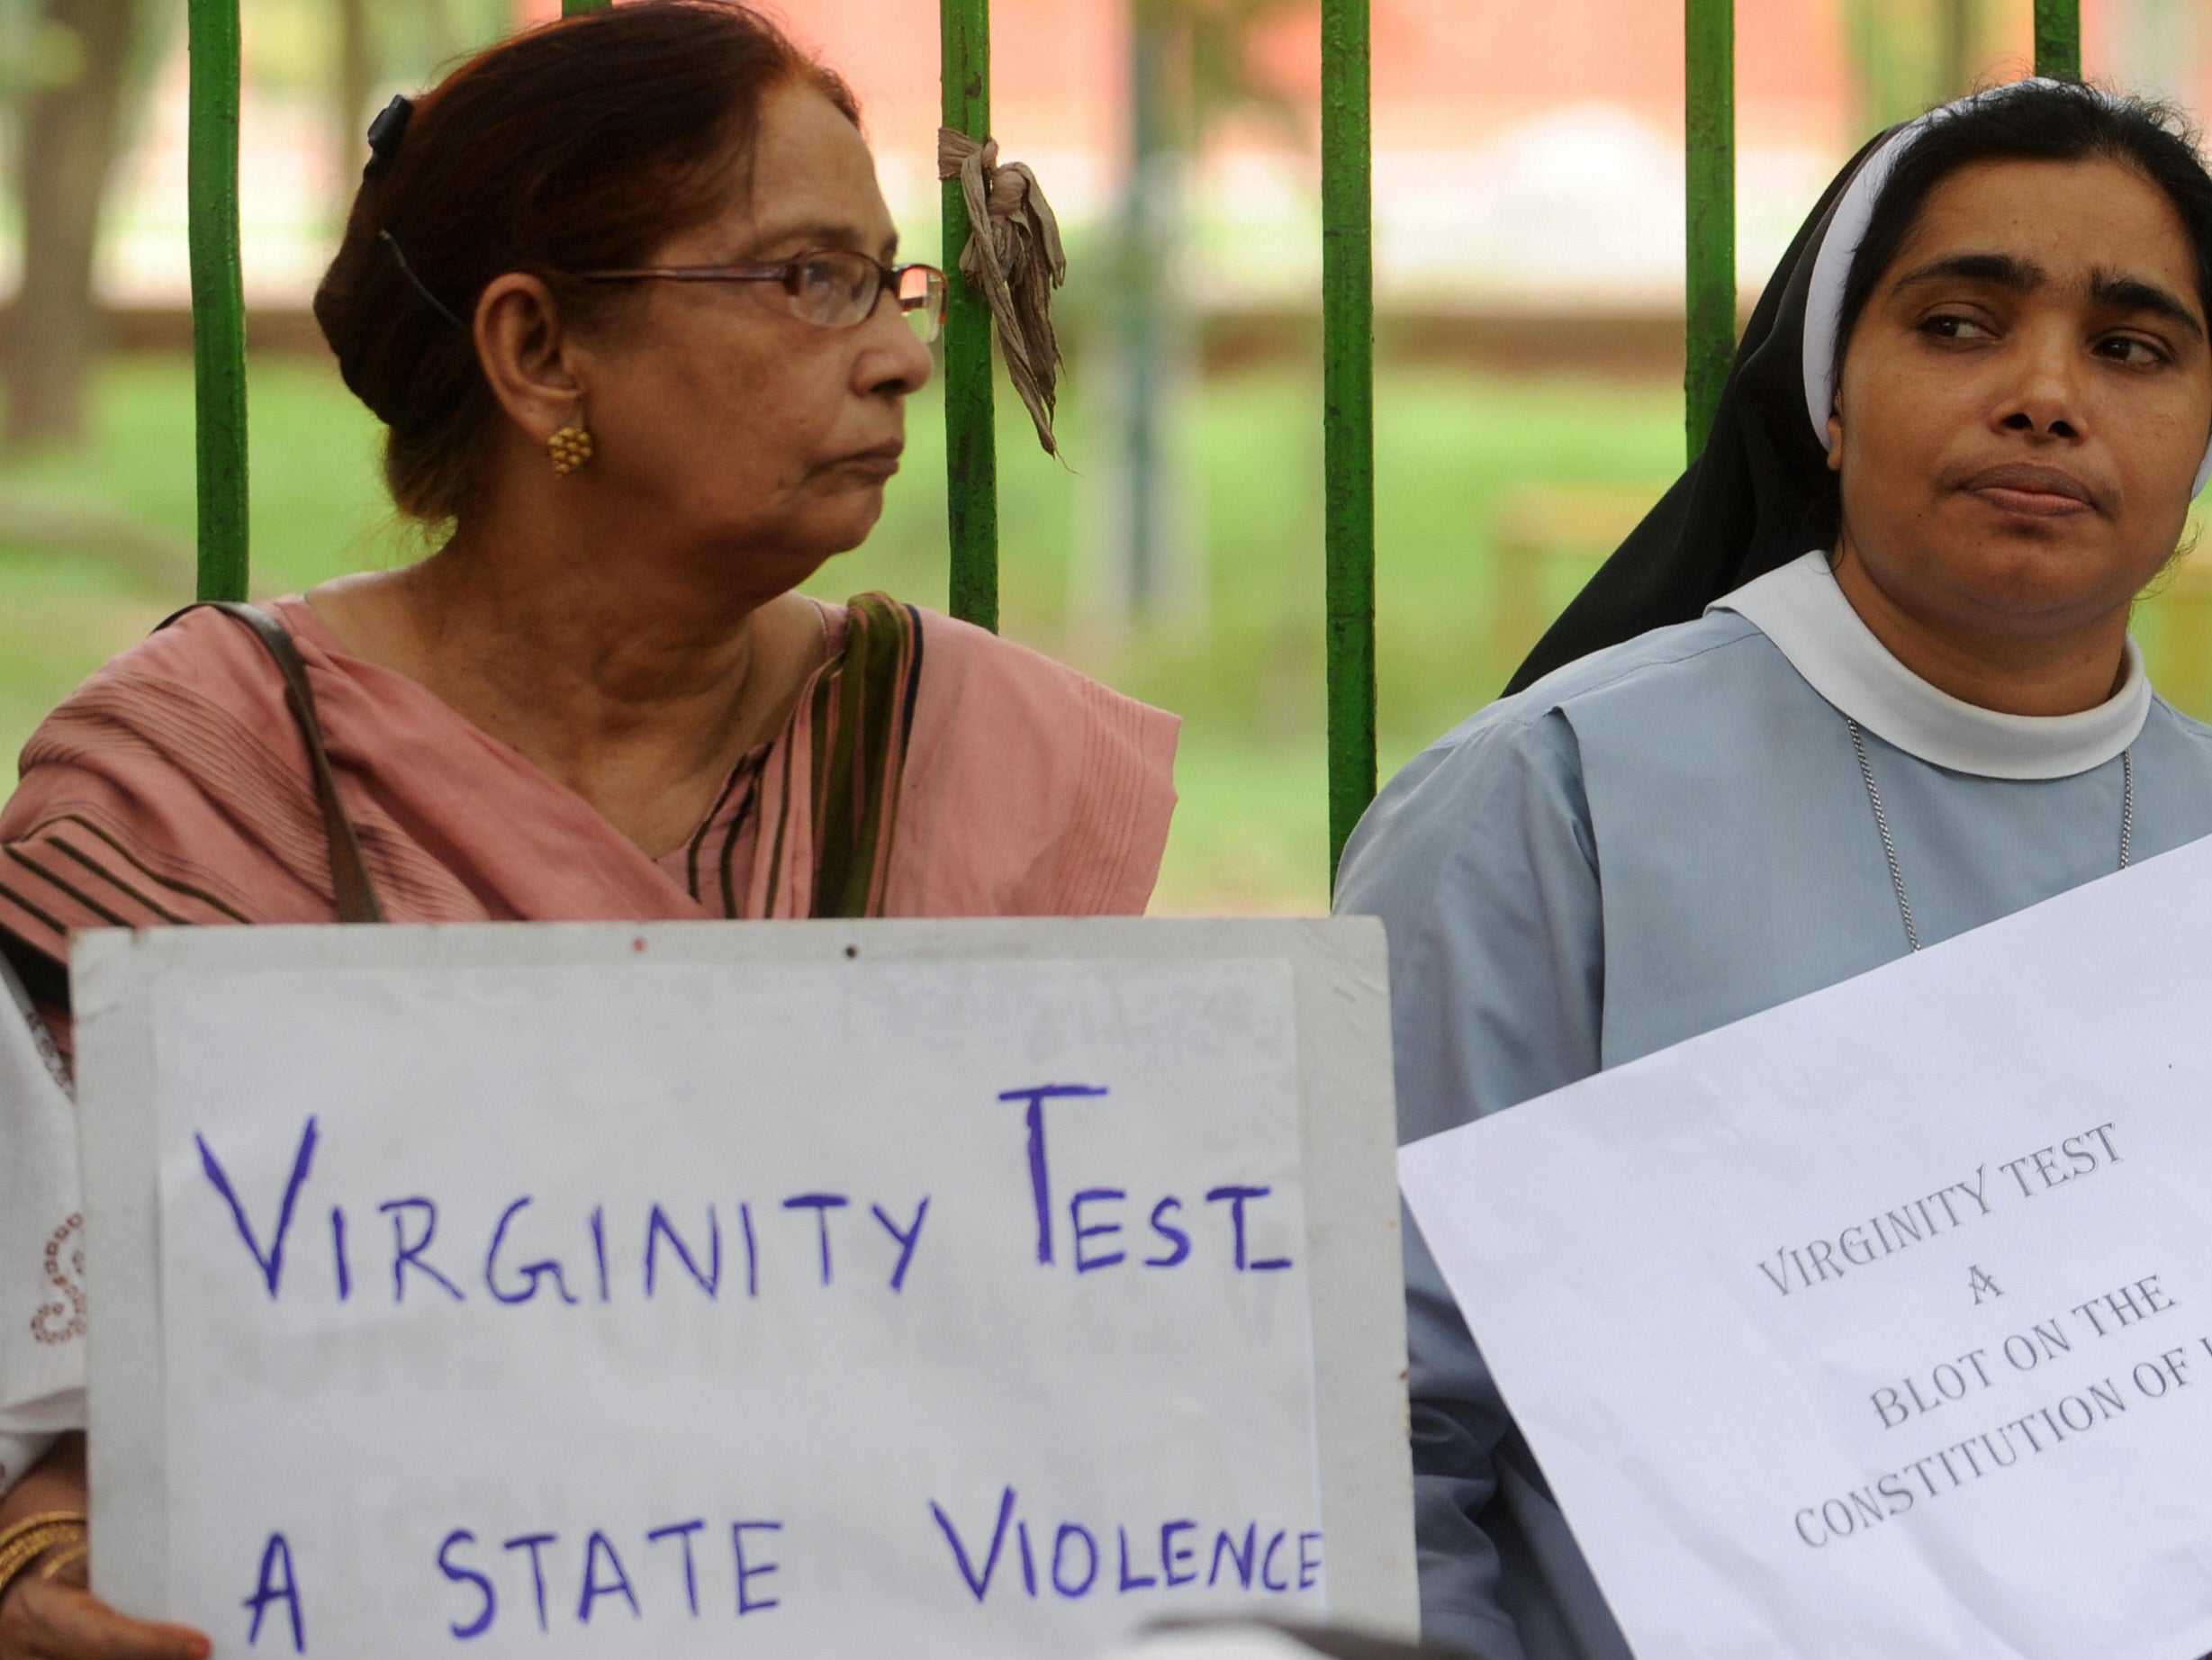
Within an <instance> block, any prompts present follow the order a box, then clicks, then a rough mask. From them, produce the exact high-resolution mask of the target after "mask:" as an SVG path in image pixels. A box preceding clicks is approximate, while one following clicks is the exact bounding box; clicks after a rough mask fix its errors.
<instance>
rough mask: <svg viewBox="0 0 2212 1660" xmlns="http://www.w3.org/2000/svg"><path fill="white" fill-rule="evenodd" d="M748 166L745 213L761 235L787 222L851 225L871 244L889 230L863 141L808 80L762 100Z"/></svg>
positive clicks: (879, 190)
mask: <svg viewBox="0 0 2212 1660" xmlns="http://www.w3.org/2000/svg"><path fill="white" fill-rule="evenodd" d="M751 172H752V181H751V184H752V188H751V189H750V191H749V192H748V193H747V198H748V199H747V201H746V202H745V218H746V219H747V220H749V221H751V222H752V223H753V224H754V226H755V227H756V228H757V229H758V230H760V231H761V232H763V234H765V235H769V236H773V235H774V234H775V232H776V230H777V229H778V228H779V227H781V226H783V225H787V224H788V225H834V226H849V227H851V228H853V229H854V230H859V231H861V232H862V233H863V235H864V237H865V239H867V240H868V241H869V242H870V243H872V242H873V241H874V240H875V239H878V238H880V236H881V235H883V234H885V233H887V232H888V230H889V223H890V214H889V209H887V208H886V207H885V205H884V202H883V193H882V191H881V189H880V187H879V186H878V185H877V183H876V167H875V158H874V157H873V156H872V155H871V154H870V153H869V149H868V144H867V140H864V139H862V137H861V134H860V130H859V129H858V128H857V127H855V126H853V123H852V122H850V121H848V120H847V119H846V118H845V115H844V112H843V111H841V110H839V109H838V108H837V106H836V105H835V104H832V103H831V102H830V101H829V100H828V99H827V98H826V97H824V96H823V95H821V94H820V93H818V92H817V91H816V90H815V89H814V88H813V87H811V86H805V85H803V84H799V83H790V84H787V85H785V86H779V87H777V88H775V89H774V90H773V91H772V92H770V93H769V94H768V95H767V96H766V97H764V98H763V99H762V101H761V121H760V131H759V135H758V137H757V138H756V139H755V140H754V152H753V167H752V169H751ZM867 251H869V252H871V253H872V252H874V251H875V249H874V248H873V247H872V246H870V247H869V248H868V249H867Z"/></svg>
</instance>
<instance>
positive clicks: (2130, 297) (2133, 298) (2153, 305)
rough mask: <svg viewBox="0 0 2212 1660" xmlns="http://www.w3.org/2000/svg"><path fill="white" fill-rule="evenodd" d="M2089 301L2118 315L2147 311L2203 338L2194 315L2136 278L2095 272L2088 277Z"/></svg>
mask: <svg viewBox="0 0 2212 1660" xmlns="http://www.w3.org/2000/svg"><path fill="white" fill-rule="evenodd" d="M2090 299H2092V300H2094V301H2096V302H2098V303H2099V305H2108V306H2112V307H2114V308H2115V309H2117V310H2119V311H2148V312H2149V313H2150V314H2151V315H2152V316H2153V317H2162V318H2164V319H2165V320H2167V321H2168V322H2170V323H2174V324H2178V325H2179V326H2180V327H2181V328H2183V329H2188V330H2189V333H2191V334H2193V335H2195V336H2196V337H2197V338H2198V339H2200V340H2201V339H2203V338H2204V325H2203V324H2202V323H2200V322H2198V320H2197V318H2196V315H2195V313H2193V312H2192V311H2190V310H2189V307H2187V306H2186V305H2184V304H2182V303H2181V302H2180V301H2179V300H2177V299H2175V298H2174V296H2173V295H2171V294H2170V293H2167V292H2166V291H2165V290H2164V289H2162V288H2161V287H2160V286H2159V285H2158V284H2156V283H2146V282H2144V280H2143V279H2142V278H2141V277H2139V276H2123V275H2120V274H2119V273H2118V272H2117V271H2095V272H2092V273H2090Z"/></svg>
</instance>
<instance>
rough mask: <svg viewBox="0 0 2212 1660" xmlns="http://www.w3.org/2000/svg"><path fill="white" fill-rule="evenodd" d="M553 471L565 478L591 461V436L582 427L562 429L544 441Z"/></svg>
mask: <svg viewBox="0 0 2212 1660" xmlns="http://www.w3.org/2000/svg"><path fill="white" fill-rule="evenodd" d="M546 456H549V457H550V458H551V459H552V462H553V470H554V471H555V473H557V474H560V475H561V476H562V477H563V478H566V477H567V476H568V475H569V474H571V473H573V472H574V471H575V470H576V469H577V468H578V467H580V466H582V465H583V464H584V463H585V462H587V461H589V460H591V434H590V433H589V432H586V431H585V430H584V429H582V427H564V428H562V429H560V430H559V431H558V432H556V433H555V434H554V435H553V436H552V437H551V438H547V439H546Z"/></svg>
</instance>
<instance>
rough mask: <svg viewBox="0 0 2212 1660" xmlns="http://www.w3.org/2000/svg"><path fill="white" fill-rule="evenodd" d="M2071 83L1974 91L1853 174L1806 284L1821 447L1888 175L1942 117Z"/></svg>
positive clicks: (2211, 477)
mask: <svg viewBox="0 0 2212 1660" xmlns="http://www.w3.org/2000/svg"><path fill="white" fill-rule="evenodd" d="M2070 85H2072V83H2070V82H2060V81H2051V80H2045V79H2033V80H2025V81H2015V82H2013V83H2012V84H2011V85H2010V86H1998V87H1993V88H1991V90H1990V91H1988V92H1978V93H1975V94H1974V95H1973V96H1971V97H1966V98H1961V99H1959V100H1958V101H1957V102H1956V103H1955V104H1944V105H1943V106H1942V107H1941V108H1939V109H1933V110H1930V111H1929V112H1928V113H1927V114H1925V115H1923V116H1921V117H1920V118H1919V120H1918V121H1915V122H1908V123H1907V124H1906V125H1904V126H1902V127H1900V128H1899V129H1898V130H1897V131H1896V132H1895V133H1894V134H1893V135H1892V136H1891V139H1890V140H1889V142H1888V143H1886V144H1884V145H1883V146H1882V148H1881V149H1878V150H1876V151H1875V152H1874V153H1873V155H1871V156H1869V157H1867V158H1866V159H1865V161H1864V163H1862V164H1861V166H1860V167H1859V170H1858V171H1857V172H1856V173H1855V174H1853V175H1852V176H1851V182H1850V183H1849V184H1848V185H1845V186H1844V193H1843V195H1842V196H1841V197H1840V198H1839V199H1838V200H1837V203H1836V209H1835V212H1832V213H1830V214H1829V215H1828V234H1827V235H1825V236H1824V237H1822V238H1821V239H1820V251H1819V253H1818V254H1816V255H1815V256H1814V257H1813V262H1812V277H1811V280H1810V282H1809V283H1808V284H1806V288H1805V335H1804V379H1805V412H1806V413H1807V414H1808V415H1810V416H1811V417H1812V431H1813V436H1814V437H1815V438H1819V441H1820V445H1821V447H1823V448H1826V447H1827V446H1828V415H1829V413H1830V411H1831V410H1834V409H1835V407H1836V331H1837V329H1838V328H1840V327H1841V326H1842V323H1843V299H1844V284H1845V282H1846V280H1847V279H1848V278H1849V276H1850V275H1851V262H1852V260H1853V259H1854V258H1855V257H1857V254H1858V251H1859V244H1860V243H1861V242H1864V240H1865V239H1866V227H1867V225H1868V223H1869V222H1871V221H1872V220H1873V216H1874V204H1875V203H1878V202H1880V201H1881V200H1882V192H1883V191H1884V190H1886V189H1887V188H1888V187H1889V183H1890V175H1891V173H1893V172H1894V171H1896V168H1897V163H1898V159H1899V158H1901V157H1902V156H1903V155H1904V153H1905V152H1906V151H1907V150H1909V149H1911V148H1912V147H1913V145H1914V144H1916V143H1918V142H1919V139H1920V136H1921V135H1922V134H1923V133H1925V132H1926V131H1928V129H1929V128H1930V127H1931V126H1933V125H1934V124H1935V123H1936V122H1939V121H1942V120H1943V119H1944V118H1945V117H1946V116H1950V115H1955V114H1957V113H1960V112H1961V111H1963V110H1970V109H1972V108H1973V107H1974V106H1975V105H1976V104H1982V103H1983V102H1985V101H1987V100H1989V99H1991V98H2001V97H2005V96H2007V95H2009V94H2011V93H2013V92H2016V91H2018V89H2019V88H2020V87H2023V86H2070ZM2100 96H2102V95H2101V94H2100ZM2207 483H2212V445H2207V447H2206V449H2205V456H2204V459H2203V460H2202V461H2201V462H2199V463H2198V465H2197V480H2196V483H2193V484H2191V485H2190V486H2189V493H2190V494H2191V495H2192V496H2193V495H2197V494H2198V493H2200V492H2202V491H2203V489H2204V487H2205V485H2206V484H2207Z"/></svg>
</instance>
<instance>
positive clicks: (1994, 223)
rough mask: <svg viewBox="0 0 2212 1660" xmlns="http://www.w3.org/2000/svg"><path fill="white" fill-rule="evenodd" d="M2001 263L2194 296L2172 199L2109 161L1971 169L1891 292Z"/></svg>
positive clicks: (1943, 187) (1936, 200)
mask: <svg viewBox="0 0 2212 1660" xmlns="http://www.w3.org/2000/svg"><path fill="white" fill-rule="evenodd" d="M1982 254H1990V255H1999V256H2004V257H2010V258H2013V259H2016V260H2021V261H2026V262H2027V263H2030V264H2032V265H2034V266H2036V267H2038V268H2040V269H2041V270H2043V271H2045V272H2047V273H2049V274H2050V275H2052V276H2054V277H2055V278H2059V279H2061V280H2063V279H2065V278H2066V277H2069V276H2073V277H2079V276H2081V275H2083V274H2086V273H2089V272H2090V271H2111V270H2124V271H2126V273H2127V274H2128V275H2135V276H2140V277H2143V278H2145V279H2148V280H2153V281H2161V282H2162V283H2164V284H2173V285H2178V286H2179V287H2180V289H2181V290H2183V291H2184V292H2186V293H2189V294H2192V295H2193V294H2194V293H2195V292H2196V289H2197V285H2198V284H2197V271H2196V254H2195V250H2194V248H2193V247H2192V245H2191V243H2190V241H2189V234H2188V231H2187V229H2186V228H2185V227H2184V226H2183V224H2182V222H2181V216H2180V212H2178V211H2177V210H2176V209H2175V207H2174V205H2173V203H2171V201H2170V200H2169V199H2168V197H2167V195H2166V193H2165V192H2164V191H2163V190H2162V189H2161V188H2160V187H2159V186H2158V185H2155V184H2153V183H2152V181H2151V180H2149V179H2148V178H2146V177H2144V176H2143V175H2142V174H2141V173H2140V172H2138V171H2136V170H2135V168H2133V167H2128V166H2126V165H2125V164H2123V163H2120V162H2117V161H2113V160H2109V159H2107V158H2101V157H2099V158H2087V159H2083V160H2081V161H2039V160H2038V161H2028V160H2018V159H2010V158H2008V159H2002V160H1991V161H1981V162H1973V163H1971V164H1969V165H1968V166H1966V167H1961V168H1959V169H1958V171H1957V172H1955V173H1953V174H1952V175H1950V176H1948V177H1946V178H1945V179H1944V180H1943V181H1942V182H1941V183H1940V184H1938V185H1936V187H1935V188H1934V189H1932V190H1931V191H1929V192H1928V199H1927V201H1926V202H1925V203H1922V205H1921V209H1920V212H1919V217H1918V219H1916V220H1915V221H1914V223H1913V226H1912V229H1911V230H1910V232H1909V233H1908V234H1907V235H1906V237H1905V239H1904V240H1903V242H1902V243H1901V244H1900V245H1899V248H1898V250H1897V254H1896V257H1894V258H1893V259H1892V260H1891V269H1890V272H1889V274H1888V276H1887V283H1888V284H1894V283H1895V282H1896V281H1897V279H1898V278H1899V277H1900V276H1902V275H1906V274H1909V273H1910V272H1912V271H1914V270H1916V269H1918V268H1919V267H1921V266H1925V265H1927V264H1928V263H1929V262H1930V261H1941V260H1947V259H1952V258H1955V257H1958V256H1960V255H1982Z"/></svg>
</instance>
